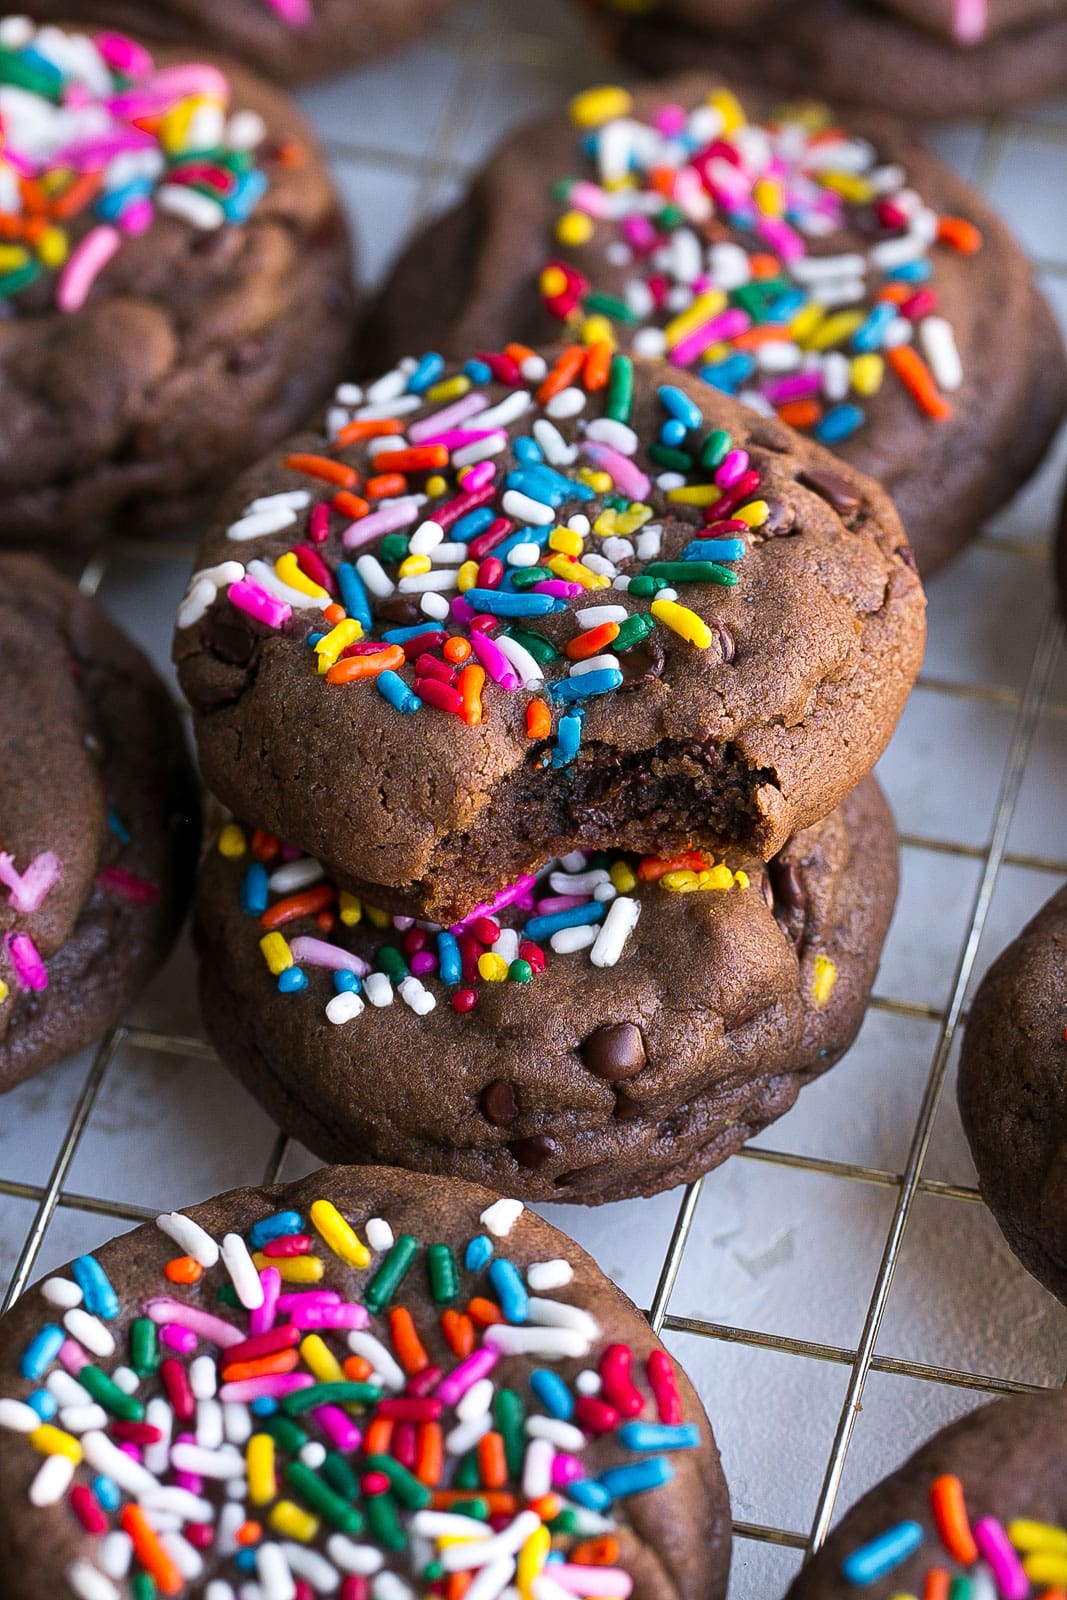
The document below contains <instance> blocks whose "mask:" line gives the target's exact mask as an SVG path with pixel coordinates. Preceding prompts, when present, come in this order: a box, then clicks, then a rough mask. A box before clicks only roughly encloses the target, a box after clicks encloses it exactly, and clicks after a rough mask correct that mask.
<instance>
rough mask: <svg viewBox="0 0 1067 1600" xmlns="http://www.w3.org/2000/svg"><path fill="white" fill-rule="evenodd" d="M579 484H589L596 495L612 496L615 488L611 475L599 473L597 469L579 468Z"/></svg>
mask: <svg viewBox="0 0 1067 1600" xmlns="http://www.w3.org/2000/svg"><path fill="white" fill-rule="evenodd" d="M578 482H579V483H586V484H588V485H589V487H590V489H592V490H593V492H594V494H610V493H611V491H612V490H613V489H614V487H615V480H614V479H613V478H612V476H611V473H610V472H599V471H598V470H597V468H596V467H579V469H578Z"/></svg>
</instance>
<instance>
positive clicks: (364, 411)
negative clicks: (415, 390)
mask: <svg viewBox="0 0 1067 1600" xmlns="http://www.w3.org/2000/svg"><path fill="white" fill-rule="evenodd" d="M421 405H422V397H421V395H417V394H402V395H399V396H398V397H397V398H396V399H395V400H374V401H372V402H371V403H370V404H369V405H365V406H360V408H359V410H358V411H357V412H356V414H355V418H354V420H355V421H356V422H380V421H381V420H382V418H383V417H406V416H407V415H408V413H409V412H411V411H418V409H419V407H420V406H421Z"/></svg>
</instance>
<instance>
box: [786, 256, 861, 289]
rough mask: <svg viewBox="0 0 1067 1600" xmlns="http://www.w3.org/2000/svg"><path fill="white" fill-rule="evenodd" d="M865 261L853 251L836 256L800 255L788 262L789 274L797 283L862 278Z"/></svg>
mask: <svg viewBox="0 0 1067 1600" xmlns="http://www.w3.org/2000/svg"><path fill="white" fill-rule="evenodd" d="M866 270H867V263H866V261H865V260H864V259H863V257H862V256H861V255H858V254H856V252H855V251H853V252H851V253H850V254H847V255H838V256H800V257H799V258H798V259H797V260H796V261H793V262H791V263H790V266H789V271H790V275H791V276H792V277H794V278H795V279H796V281H797V282H798V283H821V282H822V280H823V279H824V278H857V277H858V278H862V276H863V274H864V272H865V271H866Z"/></svg>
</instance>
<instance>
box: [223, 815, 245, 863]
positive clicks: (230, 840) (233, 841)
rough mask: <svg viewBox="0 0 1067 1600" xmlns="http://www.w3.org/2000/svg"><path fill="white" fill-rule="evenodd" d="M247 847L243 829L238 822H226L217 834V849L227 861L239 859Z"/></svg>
mask: <svg viewBox="0 0 1067 1600" xmlns="http://www.w3.org/2000/svg"><path fill="white" fill-rule="evenodd" d="M247 849H248V841H247V840H246V839H245V830H244V829H243V828H242V827H241V824H240V823H239V822H227V824H226V826H225V827H224V828H223V830H222V832H221V833H220V834H219V843H218V851H219V855H220V856H225V857H226V859H227V861H239V860H240V858H241V857H242V856H243V855H244V853H245V851H246V850H247Z"/></svg>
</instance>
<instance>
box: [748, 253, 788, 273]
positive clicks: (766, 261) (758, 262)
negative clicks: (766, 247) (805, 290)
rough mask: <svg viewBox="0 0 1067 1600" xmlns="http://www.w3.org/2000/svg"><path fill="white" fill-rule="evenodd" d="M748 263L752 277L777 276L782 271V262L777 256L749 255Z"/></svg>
mask: <svg viewBox="0 0 1067 1600" xmlns="http://www.w3.org/2000/svg"><path fill="white" fill-rule="evenodd" d="M748 264H749V267H750V269H751V272H752V276H753V277H754V278H777V277H779V276H780V274H781V271H782V263H781V262H780V261H779V259H778V257H777V256H771V255H755V256H749V258H748Z"/></svg>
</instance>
